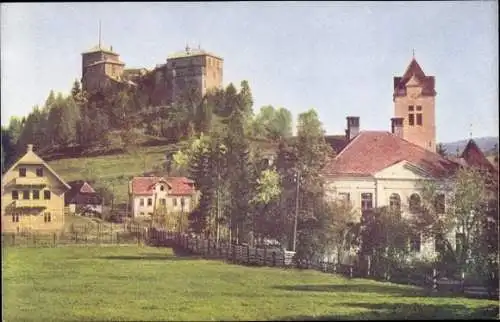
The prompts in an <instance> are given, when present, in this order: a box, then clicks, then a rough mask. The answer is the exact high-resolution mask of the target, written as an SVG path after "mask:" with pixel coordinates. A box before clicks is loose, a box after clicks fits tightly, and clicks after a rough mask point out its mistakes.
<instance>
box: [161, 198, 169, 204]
mask: <svg viewBox="0 0 500 322" xmlns="http://www.w3.org/2000/svg"><path fill="white" fill-rule="evenodd" d="M166 204H167V200H165V198H161V199H160V205H162V206H165V205H166Z"/></svg>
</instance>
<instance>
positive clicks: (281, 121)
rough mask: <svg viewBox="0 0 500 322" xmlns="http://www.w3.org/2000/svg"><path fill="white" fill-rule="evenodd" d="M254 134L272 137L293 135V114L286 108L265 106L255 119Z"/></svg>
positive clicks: (273, 138) (274, 138)
mask: <svg viewBox="0 0 500 322" xmlns="http://www.w3.org/2000/svg"><path fill="white" fill-rule="evenodd" d="M253 131H254V136H257V137H263V138H267V139H271V140H274V141H277V140H279V139H280V138H287V137H290V136H292V114H291V113H290V111H289V110H287V109H285V108H279V109H275V108H274V107H273V106H271V105H268V106H263V107H261V109H260V110H259V113H258V114H257V115H256V116H255V118H254V120H253Z"/></svg>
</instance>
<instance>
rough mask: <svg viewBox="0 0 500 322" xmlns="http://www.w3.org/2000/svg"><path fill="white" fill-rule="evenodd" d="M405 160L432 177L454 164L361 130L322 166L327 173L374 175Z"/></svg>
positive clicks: (403, 142)
mask: <svg viewBox="0 0 500 322" xmlns="http://www.w3.org/2000/svg"><path fill="white" fill-rule="evenodd" d="M403 160H406V161H408V162H409V163H411V164H413V165H415V166H417V167H420V168H422V169H423V170H425V171H426V172H428V173H430V174H431V175H433V176H435V177H442V176H446V175H447V174H449V173H450V171H453V170H454V169H456V166H457V165H456V163H454V162H452V161H450V160H446V159H444V158H443V157H441V156H440V155H439V154H437V153H433V152H431V151H428V150H426V149H424V148H422V147H420V146H418V145H415V144H413V143H411V142H408V141H406V140H403V139H401V138H399V137H397V136H395V135H394V134H392V133H389V132H383V131H361V132H360V133H359V134H358V136H357V137H355V138H354V139H353V140H352V141H351V142H350V143H349V144H348V145H347V146H346V147H345V148H344V149H343V150H342V152H341V153H339V154H338V155H337V156H336V157H335V158H334V159H333V160H332V161H330V163H329V164H328V165H327V166H326V167H325V169H324V173H325V175H327V176H373V175H374V174H375V173H377V172H379V171H381V170H383V169H385V168H387V167H389V166H391V165H393V164H395V163H397V162H400V161H403Z"/></svg>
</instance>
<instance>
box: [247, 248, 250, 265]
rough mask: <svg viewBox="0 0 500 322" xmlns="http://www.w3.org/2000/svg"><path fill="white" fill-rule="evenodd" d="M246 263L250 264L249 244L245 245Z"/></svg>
mask: <svg viewBox="0 0 500 322" xmlns="http://www.w3.org/2000/svg"><path fill="white" fill-rule="evenodd" d="M247 264H250V245H247Z"/></svg>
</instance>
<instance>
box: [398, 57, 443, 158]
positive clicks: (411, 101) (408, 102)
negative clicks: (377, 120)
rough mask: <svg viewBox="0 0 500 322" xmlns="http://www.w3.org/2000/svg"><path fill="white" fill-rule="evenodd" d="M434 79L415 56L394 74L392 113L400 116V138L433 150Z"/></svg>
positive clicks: (434, 129) (434, 135) (434, 142)
mask: <svg viewBox="0 0 500 322" xmlns="http://www.w3.org/2000/svg"><path fill="white" fill-rule="evenodd" d="M434 86H435V79H434V76H427V75H425V73H424V71H423V70H422V68H421V67H420V65H419V64H418V63H417V61H416V59H415V57H413V58H412V60H411V62H410V64H409V65H408V67H407V68H406V71H405V73H404V74H403V76H400V77H394V94H393V101H394V117H402V118H403V119H404V121H403V133H402V135H403V138H404V139H405V140H407V141H410V142H412V143H415V144H417V145H419V146H421V147H423V148H425V149H427V150H430V151H432V152H436V116H435V97H436V91H435V87H434Z"/></svg>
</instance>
